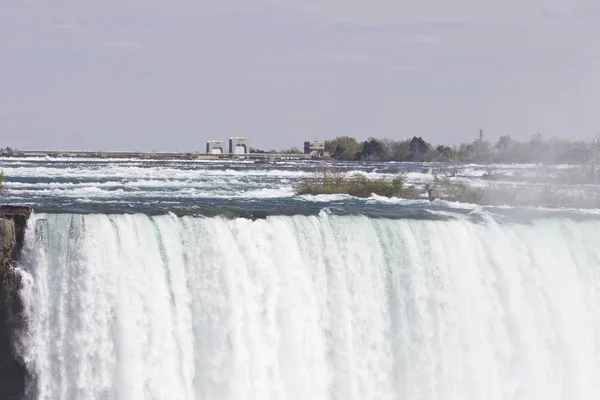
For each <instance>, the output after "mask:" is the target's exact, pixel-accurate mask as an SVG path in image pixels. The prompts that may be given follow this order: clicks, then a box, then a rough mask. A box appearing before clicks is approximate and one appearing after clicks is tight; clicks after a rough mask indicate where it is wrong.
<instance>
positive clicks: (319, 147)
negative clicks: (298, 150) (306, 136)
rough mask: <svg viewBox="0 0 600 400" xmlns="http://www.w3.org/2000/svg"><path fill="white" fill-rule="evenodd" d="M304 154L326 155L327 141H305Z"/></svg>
mask: <svg viewBox="0 0 600 400" xmlns="http://www.w3.org/2000/svg"><path fill="white" fill-rule="evenodd" d="M304 154H310V155H311V156H317V157H325V155H326V152H325V142H304Z"/></svg>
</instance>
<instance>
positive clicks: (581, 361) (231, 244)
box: [21, 214, 600, 400]
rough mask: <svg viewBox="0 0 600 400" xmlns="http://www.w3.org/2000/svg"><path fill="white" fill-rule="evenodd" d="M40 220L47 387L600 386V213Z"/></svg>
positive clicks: (419, 390)
mask: <svg viewBox="0 0 600 400" xmlns="http://www.w3.org/2000/svg"><path fill="white" fill-rule="evenodd" d="M34 227H36V229H34ZM30 228H31V229H29V230H28V232H27V235H28V236H27V238H26V248H25V252H24V258H23V260H22V268H23V269H24V270H25V273H26V275H27V279H26V281H25V288H24V292H23V296H24V300H25V302H26V306H27V313H28V315H29V321H30V326H29V331H28V332H26V333H24V334H23V337H22V349H21V351H22V355H23V357H24V359H25V361H26V363H27V366H28V368H29V369H30V370H31V372H32V373H33V374H34V375H35V378H36V379H35V380H34V381H33V384H32V388H31V391H30V394H31V395H32V397H34V398H39V399H127V400H129V399H219V400H220V399H235V400H242V399H344V400H350V399H361V400H362V399H377V400H380V399H407V400H413V399H426V400H435V399H444V400H450V399H456V400H467V399H478V400H479V399H485V400H495V399H544V400H551V399H578V400H582V399H597V396H598V393H600V247H599V246H598V245H597V239H598V237H599V232H600V223H599V222H592V221H590V222H577V223H576V222H572V221H568V220H559V219H555V220H540V221H538V222H535V223H533V224H529V225H518V224H502V225H498V224H496V223H495V222H493V221H491V220H489V221H487V222H482V223H473V222H469V221H467V220H464V221H459V220H457V221H447V222H440V221H435V222H434V221H416V220H385V219H369V218H366V217H359V216H343V217H342V216H331V215H320V216H318V217H317V216H313V217H306V216H295V217H269V218H267V219H266V220H256V221H250V220H243V219H236V220H226V219H221V218H211V219H206V218H192V217H184V218H177V217H175V216H172V215H166V216H157V217H148V216H145V215H85V216H84V215H71V214H62V215H35V216H34V217H33V218H32V220H31V221H30Z"/></svg>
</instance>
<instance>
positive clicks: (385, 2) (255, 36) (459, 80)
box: [0, 0, 600, 151]
mask: <svg viewBox="0 0 600 400" xmlns="http://www.w3.org/2000/svg"><path fill="white" fill-rule="evenodd" d="M86 3H87V4H86ZM200 3H201V2H196V1H190V0H180V1H172V2H166V1H158V0H143V1H142V0H103V1H97V2H94V3H93V4H91V2H81V1H66V0H53V1H42V0H29V1H22V0H21V1H17V0H0V6H1V10H2V11H1V12H0V147H6V146H11V147H14V148H22V149H99V150H167V151H198V150H200V151H201V150H203V149H204V146H205V142H206V140H211V139H226V138H228V137H229V136H250V138H251V141H252V145H253V146H255V147H258V148H263V149H265V150H268V149H271V148H275V149H281V148H288V147H290V146H294V145H295V146H301V144H302V142H303V141H304V140H314V139H319V140H322V139H327V138H332V137H334V136H337V135H351V136H355V137H357V138H359V139H365V138H367V137H369V136H375V137H381V138H383V137H388V138H396V139H399V138H406V137H412V136H414V135H417V136H422V137H423V138H424V139H426V140H427V141H430V142H432V143H435V144H441V143H443V144H454V143H459V142H462V141H467V140H472V139H473V138H475V137H476V136H477V134H478V130H479V128H483V129H484V132H485V134H486V136H487V137H488V138H489V139H490V140H495V139H496V138H497V137H498V136H500V135H504V134H510V135H512V136H513V137H515V138H529V137H530V136H531V135H532V134H534V133H536V132H540V133H542V135H543V136H545V137H551V136H561V137H569V138H577V139H586V138H591V137H594V136H596V135H597V134H600V42H599V41H598V40H599V39H598V38H600V3H598V2H597V0H594V1H591V0H570V1H567V0H561V1H556V0H554V1H547V0H503V1H500V0H495V1H481V0H453V1H447V0H429V1H419V2H417V1H410V2H409V1H399V0H371V1H369V2H365V1H357V0H302V1H300V0H284V1H277V2H276V1H274V0H255V1H252V2H249V1H242V0H233V1H228V0H225V1H223V0H219V1H213V2H212V3H213V5H204V4H200Z"/></svg>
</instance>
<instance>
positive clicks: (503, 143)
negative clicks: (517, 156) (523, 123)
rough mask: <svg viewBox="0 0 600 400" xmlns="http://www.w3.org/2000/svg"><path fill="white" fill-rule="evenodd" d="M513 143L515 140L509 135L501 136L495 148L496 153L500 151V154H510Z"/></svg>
mask: <svg viewBox="0 0 600 400" xmlns="http://www.w3.org/2000/svg"><path fill="white" fill-rule="evenodd" d="M513 143H514V140H513V139H512V138H511V137H510V136H508V135H504V136H500V137H499V138H498V141H497V142H496V144H495V145H494V148H495V149H496V151H498V152H500V153H506V152H508V150H510V148H511V146H512V145H513Z"/></svg>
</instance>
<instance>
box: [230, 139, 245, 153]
mask: <svg viewBox="0 0 600 400" xmlns="http://www.w3.org/2000/svg"><path fill="white" fill-rule="evenodd" d="M229 153H230V154H249V153H250V140H249V139H248V138H247V137H232V138H229Z"/></svg>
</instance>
